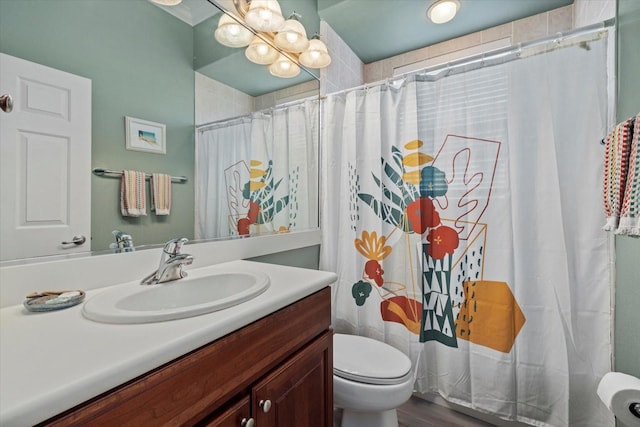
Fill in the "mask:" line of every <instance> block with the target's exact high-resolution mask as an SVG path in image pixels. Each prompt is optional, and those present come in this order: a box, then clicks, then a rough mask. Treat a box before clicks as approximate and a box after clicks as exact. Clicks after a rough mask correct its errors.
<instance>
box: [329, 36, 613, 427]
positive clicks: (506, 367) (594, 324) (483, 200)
mask: <svg viewBox="0 0 640 427" xmlns="http://www.w3.org/2000/svg"><path fill="white" fill-rule="evenodd" d="M606 52H607V41H606V38H605V39H600V40H596V41H590V42H588V43H587V42H582V43H579V44H575V45H573V46H571V47H566V48H563V49H553V50H551V51H546V52H545V51H536V52H535V54H532V55H529V56H527V57H525V55H523V56H522V57H521V58H520V59H518V60H514V61H509V62H506V61H502V62H503V63H501V64H496V65H493V66H490V67H484V68H479V67H474V68H476V69H473V70H470V71H467V72H462V73H456V74H453V73H452V74H451V75H448V76H446V77H442V78H439V77H440V76H434V75H430V74H422V75H421V74H417V75H413V76H410V77H405V78H402V79H399V80H396V81H393V82H387V83H386V84H382V85H378V86H375V87H369V88H363V89H355V90H352V91H348V92H346V93H338V94H334V95H329V96H328V97H327V99H326V102H325V106H324V108H325V132H324V133H323V135H324V137H325V138H324V139H323V150H324V152H323V165H322V167H323V174H322V177H323V178H322V186H323V191H322V193H323V201H322V212H321V218H322V230H323V242H322V249H321V268H322V269H327V270H332V271H336V272H337V273H338V276H339V279H338V281H337V282H336V284H335V285H334V287H333V308H334V322H333V325H334V328H335V329H336V331H337V332H346V333H354V334H359V335H365V336H369V337H372V338H375V339H379V340H382V341H385V342H387V343H390V344H391V345H393V346H395V347H397V348H399V349H401V350H402V351H404V352H405V353H406V354H408V355H409V356H410V357H411V359H412V362H413V364H414V368H415V375H416V380H415V390H416V391H417V392H420V393H427V392H435V393H439V394H440V395H442V397H444V398H445V399H447V400H449V401H451V402H454V403H457V404H461V405H464V406H466V407H469V408H472V409H475V410H478V411H482V412H486V413H490V414H493V415H495V416H498V417H500V418H503V419H507V420H518V421H521V422H525V423H529V424H533V425H544V426H554V427H558V426H568V425H575V426H577V425H579V426H594V427H595V426H598V427H601V426H609V425H611V426H612V425H614V421H613V417H612V416H611V415H610V414H609V413H608V411H607V410H606V408H605V407H604V405H602V404H601V402H600V401H599V400H598V397H597V395H596V387H597V383H598V381H599V379H600V378H601V376H602V375H604V374H605V373H606V372H608V371H609V370H610V369H611V361H610V358H611V351H612V343H611V339H610V333H611V328H610V326H611V308H610V289H611V286H612V284H611V280H610V264H609V259H610V258H609V246H608V241H607V236H606V235H605V233H604V232H603V231H602V229H601V225H602V223H603V221H604V217H603V214H602V212H601V211H602V209H601V195H600V192H601V177H602V157H603V147H602V145H601V144H600V143H599V141H600V139H601V138H602V136H603V135H606V133H607V113H608V111H607V105H608V99H607V89H606V88H607V72H606V57H607V55H606ZM445 74H446V72H445Z"/></svg>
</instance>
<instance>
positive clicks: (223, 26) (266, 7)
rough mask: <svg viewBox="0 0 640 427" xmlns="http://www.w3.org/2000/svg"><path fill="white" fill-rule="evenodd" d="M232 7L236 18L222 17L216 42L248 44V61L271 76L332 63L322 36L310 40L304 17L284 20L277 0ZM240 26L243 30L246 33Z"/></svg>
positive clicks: (246, 0)
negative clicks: (303, 22) (234, 9)
mask: <svg viewBox="0 0 640 427" xmlns="http://www.w3.org/2000/svg"><path fill="white" fill-rule="evenodd" d="M165 1H166V0H165ZM233 4H234V6H235V8H236V11H237V15H230V14H229V12H227V13H224V14H223V15H222V17H221V18H220V20H219V21H218V27H217V29H216V31H215V38H216V40H218V42H220V43H221V44H223V45H225V46H229V47H244V46H247V45H248V46H247V48H246V50H245V56H246V57H247V59H249V60H250V61H251V62H254V63H256V64H260V65H268V66H269V72H270V73H271V74H272V75H274V76H276V77H284V78H290V77H295V76H297V75H298V74H299V73H300V67H299V64H302V65H304V66H306V67H308V68H323V67H326V66H327V65H329V64H330V63H331V57H330V56H329V51H328V50H327V46H326V45H325V44H324V43H323V42H322V41H321V40H320V37H319V36H318V35H317V34H316V35H315V36H314V37H313V38H312V39H311V40H309V39H308V38H307V32H306V30H305V28H304V26H303V25H302V23H301V22H300V18H301V17H300V15H298V14H296V13H295V12H293V13H292V14H291V16H290V17H289V19H287V20H286V21H285V19H284V17H283V16H282V11H281V9H280V4H279V3H278V1H277V0H233ZM242 23H244V24H246V28H244V27H243V25H241V24H242ZM234 24H235V25H234ZM237 26H240V27H243V29H244V30H245V31H246V33H245V32H242V31H241V30H239V29H238V28H237ZM247 33H248V34H250V35H251V36H250V37H249V36H248V34H247ZM278 50H279V51H278Z"/></svg>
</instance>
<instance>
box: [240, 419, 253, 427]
mask: <svg viewBox="0 0 640 427" xmlns="http://www.w3.org/2000/svg"><path fill="white" fill-rule="evenodd" d="M254 424H255V421H253V418H243V419H242V421H240V427H253V426H254Z"/></svg>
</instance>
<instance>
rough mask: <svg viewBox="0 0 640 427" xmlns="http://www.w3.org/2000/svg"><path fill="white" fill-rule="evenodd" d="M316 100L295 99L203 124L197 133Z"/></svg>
mask: <svg viewBox="0 0 640 427" xmlns="http://www.w3.org/2000/svg"><path fill="white" fill-rule="evenodd" d="M315 99H317V98H316V97H314V96H308V97H306V98H301V99H295V100H293V101H289V102H284V103H282V104H278V105H275V106H273V107H269V108H265V109H262V110H259V111H254V112H252V113H249V114H243V115H241V116H235V117H229V118H227V119H220V120H214V121H212V122H208V123H203V124H201V125H198V126H196V131H204V130H206V129H207V128H209V127H214V126H216V125H222V124H229V123H232V122H234V121H238V122H239V121H242V120H245V119H250V118H251V116H252V115H254V114H260V113H265V112H269V111H277V110H281V109H283V108H289V107H294V106H296V105H298V104H302V103H304V102H307V101H313V100H315Z"/></svg>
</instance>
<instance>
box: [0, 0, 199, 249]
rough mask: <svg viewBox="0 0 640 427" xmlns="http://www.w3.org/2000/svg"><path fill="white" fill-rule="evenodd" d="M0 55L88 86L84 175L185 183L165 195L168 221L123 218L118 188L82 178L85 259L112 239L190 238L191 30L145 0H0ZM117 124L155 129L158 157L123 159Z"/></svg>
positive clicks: (122, 140)
mask: <svg viewBox="0 0 640 427" xmlns="http://www.w3.org/2000/svg"><path fill="white" fill-rule="evenodd" d="M0 51H1V52H4V53H7V54H9V55H13V56H17V57H20V58H23V59H26V60H29V61H32V62H37V63H40V64H44V65H47V66H50V67H53V68H57V69H60V70H63V71H67V72H70V73H73V74H77V75H80V76H84V77H87V78H90V79H91V80H92V126H93V128H92V141H90V143H91V144H92V152H93V154H92V168H94V167H104V168H109V169H115V170H122V169H135V170H143V171H145V172H162V173H169V174H172V175H185V176H187V177H188V178H189V182H188V183H187V184H174V185H173V188H172V190H173V194H172V209H171V215H169V216H168V217H158V216H155V215H154V214H152V213H151V212H148V215H147V216H146V217H141V218H123V217H122V216H121V215H120V213H119V206H118V205H119V180H118V179H113V178H103V177H97V176H94V175H93V174H91V173H90V171H87V175H86V176H87V179H91V190H92V203H91V208H92V221H91V223H92V225H91V233H92V249H94V250H95V249H105V248H107V247H108V245H109V243H111V242H112V241H113V236H112V235H111V231H112V230H114V229H121V230H124V231H126V232H128V233H130V234H131V235H133V237H134V241H135V243H136V245H143V244H149V243H158V242H163V241H167V240H169V239H171V238H174V237H176V236H185V237H187V238H192V237H193V229H194V214H193V206H194V187H193V162H194V160H193V159H194V99H195V98H194V80H195V75H194V71H193V29H192V27H191V26H189V25H188V24H186V23H183V22H182V21H180V20H178V19H177V18H175V17H173V16H171V15H169V14H168V13H166V12H164V11H162V10H161V9H159V8H158V7H155V6H153V5H152V4H151V3H149V2H148V1H147V0H108V1H106V0H55V1H53V0H0ZM125 116H132V117H136V118H140V119H143V120H149V121H153V122H160V123H164V124H165V125H166V129H167V132H166V135H167V154H166V155H160V154H150V153H142V152H135V151H127V150H125V130H124V129H125V128H124V117H125ZM87 142H88V143H89V141H87ZM147 197H148V187H147ZM149 206H150V205H149Z"/></svg>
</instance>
